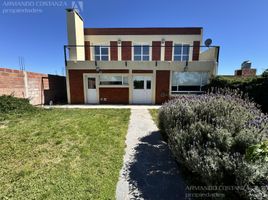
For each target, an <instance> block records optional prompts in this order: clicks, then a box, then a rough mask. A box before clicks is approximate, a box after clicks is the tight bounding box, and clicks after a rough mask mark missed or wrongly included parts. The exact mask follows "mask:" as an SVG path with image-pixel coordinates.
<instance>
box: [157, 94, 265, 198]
mask: <svg viewBox="0 0 268 200" xmlns="http://www.w3.org/2000/svg"><path fill="white" fill-rule="evenodd" d="M159 128H160V130H161V132H162V133H163V134H164V135H165V137H166V138H167V140H168V144H169V146H170V149H171V151H172V152H173V154H174V156H175V157H176V159H177V161H178V163H179V164H180V166H182V167H183V168H185V169H187V171H189V172H191V174H192V175H193V176H194V177H198V178H199V180H201V182H202V184H204V185H208V186H217V185H218V186H222V185H226V186H245V187H246V189H243V190H242V189H241V190H234V191H227V192H226V191H221V192H226V195H227V196H228V195H229V197H228V199H230V198H231V196H233V195H234V196H236V197H237V196H238V197H239V198H240V199H268V162H266V161H265V159H262V158H261V156H260V157H254V158H259V159H247V158H246V157H248V156H246V153H247V152H249V151H250V149H252V148H254V146H256V145H258V144H262V143H263V142H264V141H267V140H268V133H267V130H268V129H267V128H268V118H267V116H266V115H264V114H263V113H262V112H261V111H260V110H259V109H258V108H257V107H256V105H255V104H254V103H252V102H250V101H249V100H248V99H242V98H241V95H240V94H238V93H230V92H228V91H226V92H225V93H216V94H215V93H214V94H205V95H195V96H189V95H188V96H180V97H179V98H176V99H173V100H171V101H169V102H168V103H166V104H164V105H163V106H162V107H161V108H160V111H159ZM190 178H191V177H190Z"/></svg>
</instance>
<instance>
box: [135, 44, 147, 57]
mask: <svg viewBox="0 0 268 200" xmlns="http://www.w3.org/2000/svg"><path fill="white" fill-rule="evenodd" d="M149 49H150V48H149V45H135V46H134V60H137V61H143V60H145V61H148V60H149V58H150V53H149V51H150V50H149Z"/></svg>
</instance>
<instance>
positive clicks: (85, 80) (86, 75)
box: [83, 73, 100, 104]
mask: <svg viewBox="0 0 268 200" xmlns="http://www.w3.org/2000/svg"><path fill="white" fill-rule="evenodd" d="M90 77H92V78H95V79H96V98H97V104H99V103H100V97H99V76H98V74H95V73H85V74H83V83H84V84H83V85H84V102H85V104H90V103H89V102H88V98H87V97H88V88H87V87H88V86H87V84H88V83H87V79H88V78H90Z"/></svg>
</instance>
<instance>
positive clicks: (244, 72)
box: [235, 60, 257, 77]
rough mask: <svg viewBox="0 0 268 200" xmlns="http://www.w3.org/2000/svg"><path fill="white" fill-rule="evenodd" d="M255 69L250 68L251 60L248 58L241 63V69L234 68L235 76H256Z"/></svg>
mask: <svg viewBox="0 0 268 200" xmlns="http://www.w3.org/2000/svg"><path fill="white" fill-rule="evenodd" d="M256 72H257V69H254V68H251V62H250V61H249V60H247V61H244V62H243V63H242V64H241V69H237V70H235V76H242V77H248V76H256Z"/></svg>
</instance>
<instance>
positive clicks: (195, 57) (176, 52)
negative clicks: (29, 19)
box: [64, 44, 219, 62]
mask: <svg viewBox="0 0 268 200" xmlns="http://www.w3.org/2000/svg"><path fill="white" fill-rule="evenodd" d="M200 50H203V51H202V52H200ZM64 55H65V61H103V62H105V61H136V62H148V61H174V62H187V61H188V62H189V61H216V62H218V60H219V46H211V47H205V46H190V45H184V44H183V45H174V46H163V45H161V46H150V45H131V46H119V45H116V46H110V45H102V46H100V45H65V46H64Z"/></svg>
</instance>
